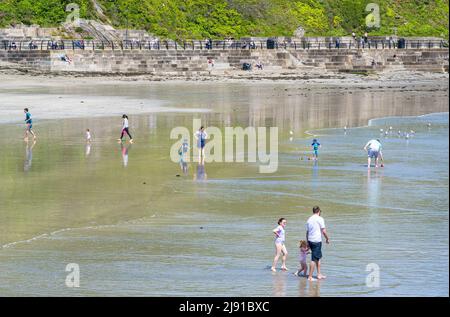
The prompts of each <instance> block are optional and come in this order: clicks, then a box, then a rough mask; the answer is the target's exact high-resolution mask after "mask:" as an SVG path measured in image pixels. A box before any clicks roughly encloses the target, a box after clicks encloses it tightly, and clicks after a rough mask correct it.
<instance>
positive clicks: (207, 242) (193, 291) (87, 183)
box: [0, 78, 448, 296]
mask: <svg viewBox="0 0 450 317" xmlns="http://www.w3.org/2000/svg"><path fill="white" fill-rule="evenodd" d="M55 81H56V83H55ZM20 82H21V81H14V80H12V79H10V80H6V79H5V78H3V79H2V82H1V84H0V95H1V96H2V97H5V96H7V97H8V98H2V100H5V102H4V103H3V104H2V105H1V106H0V112H1V114H2V115H1V118H3V119H2V120H3V121H2V123H3V124H0V133H2V135H3V136H4V138H3V139H2V140H1V141H0V147H1V149H2V150H1V152H0V161H1V162H2V164H1V166H0V175H1V176H2V177H1V180H0V187H1V188H2V190H1V191H0V211H1V213H0V217H1V219H0V232H1V233H0V244H1V245H2V249H0V279H1V280H2V281H4V283H2V285H1V286H0V294H1V295H6V296H13V295H32V296H45V295H50V296H57V295H67V296H82V295H84V296H89V295H102V296H110V295H113V296H114V295H134V296H144V295H152V296H157V295H172V296H173V295H175V296H182V295H186V296H202V295H203V296H210V295H217V296H220V295H226V296H239V295H246V296H372V295H375V296H378V295H379V296H401V295H407V296H410V295H415V296H418V295H421V296H448V169H447V166H448V113H446V114H445V113H444V114H441V115H433V116H425V117H416V116H418V115H423V114H427V113H430V112H447V111H448V81H443V80H435V79H434V80H431V79H424V80H423V81H416V82H414V83H403V82H396V83H395V82H383V83H381V82H376V84H373V85H371V86H370V85H369V86H370V87H367V83H363V82H361V83H360V84H355V83H354V84H352V83H351V82H349V83H348V84H347V83H346V84H343V85H342V86H339V85H338V82H335V83H332V82H328V83H326V84H324V83H311V82H309V83H292V82H283V83H254V82H243V83H221V82H218V83H209V84H208V83H184V82H183V83H178V82H170V83H150V82H146V81H142V82H140V81H137V82H122V81H114V80H113V81H111V80H107V81H105V82H99V83H98V84H94V82H95V80H93V79H92V80H91V79H88V80H85V79H68V81H67V82H61V81H60V80H59V79H45V80H44V79H42V80H40V81H35V80H32V79H30V80H29V81H27V80H23V81H22V84H19V83H20ZM405 85H406V86H405ZM359 86H361V87H363V88H361V87H359ZM387 86H392V87H391V88H387ZM11 97H12V100H11V99H10V98H11ZM59 97H62V98H59ZM33 100H37V101H36V102H35V104H33V105H32V106H30V109H32V114H33V118H34V123H33V124H34V126H35V130H36V132H37V133H38V136H39V138H38V141H37V143H36V144H35V145H34V147H33V148H31V149H30V145H29V146H27V145H26V144H25V143H24V142H23V141H22V140H21V137H22V133H23V121H22V117H23V112H22V108H23V107H24V106H22V104H24V103H27V102H32V101H33ZM45 100H53V103H52V104H49V103H46V102H45ZM78 101H85V104H86V103H87V105H88V106H86V107H85V108H84V109H83V110H80V107H78V105H79V104H78ZM140 102H142V103H143V105H144V106H143V107H140V106H136V103H139V104H140ZM18 104H20V106H17V105H18ZM55 107H56V109H55ZM72 109H77V110H76V111H73V110H72ZM105 109H107V111H105ZM155 109H157V110H155ZM166 110H167V111H166ZM11 111H13V112H11ZM123 112H126V113H129V114H131V115H130V123H131V129H132V130H131V131H132V132H133V133H134V134H135V139H136V144H133V145H131V146H130V145H129V144H125V145H124V146H123V147H121V146H120V145H119V144H117V143H116V140H115V139H116V138H117V137H118V133H120V126H121V119H120V114H121V113H123ZM49 113H50V114H49ZM116 114H118V115H116ZM4 115H6V116H7V118H6V119H5V117H4ZM392 116H395V117H396V118H393V119H383V120H374V121H371V122H370V124H369V120H370V119H373V118H381V117H392ZM406 116H412V117H410V118H405V119H401V118H399V117H406ZM193 118H201V119H202V121H203V122H204V123H205V124H206V125H207V126H213V125H214V126H217V127H219V128H221V129H223V128H224V127H225V126H230V125H231V126H243V127H246V126H250V125H254V126H278V127H279V129H280V132H279V135H280V157H279V160H280V168H279V170H278V171H277V172H276V173H274V174H268V175H263V174H259V173H258V172H257V171H258V169H257V165H256V164H252V163H234V164H225V163H209V164H206V165H205V166H204V167H199V166H198V165H197V164H196V163H189V166H188V173H187V175H183V173H182V171H181V169H180V166H179V165H178V164H176V163H173V162H171V161H170V160H169V158H168V156H169V147H170V145H171V144H172V143H173V142H174V140H170V139H169V132H170V130H171V128H173V127H174V126H186V127H188V128H189V127H191V126H192V119H193ZM386 120H387V121H386ZM428 122H432V128H431V129H428V128H427V125H426V124H427V123H428ZM389 125H392V126H394V127H395V128H398V129H402V130H403V131H406V130H408V129H415V130H416V132H417V134H416V136H415V137H414V138H413V139H411V140H405V139H402V138H398V137H397V136H396V135H390V136H389V137H388V138H386V139H383V144H384V148H385V150H384V155H385V157H386V160H387V163H386V168H385V169H383V170H378V171H375V170H374V171H372V172H370V173H368V172H367V168H365V167H364V166H363V165H364V163H365V161H366V158H365V155H364V152H363V151H362V150H361V148H362V146H363V145H364V143H365V142H366V141H367V140H368V139H369V138H372V137H374V136H376V137H378V136H379V132H378V130H379V129H380V128H381V127H382V128H384V129H385V128H386V126H389ZM344 126H348V128H349V129H348V130H347V134H344V130H343V129H342V128H343V127H344ZM86 127H89V128H90V129H91V131H92V134H93V142H92V145H91V147H90V149H89V151H88V148H87V147H86V145H85V144H84V141H83V135H84V130H85V128H86ZM333 128H338V129H333ZM289 131H293V132H294V135H293V136H292V140H290V134H289ZM307 131H309V133H312V134H315V135H318V136H319V138H320V140H321V143H322V145H323V148H322V149H321V154H320V155H321V157H320V161H319V163H318V164H317V165H314V164H313V163H312V162H308V161H300V159H299V157H300V156H301V155H308V145H309V142H310V140H309V138H310V136H309V135H308V134H306V132H307ZM436 149H439V150H436ZM436 153H439V155H436ZM430 162H432V164H430ZM177 174H178V175H180V177H177V176H176V175H177ZM315 204H319V205H320V206H321V207H322V209H323V210H324V216H325V219H326V221H327V224H328V226H329V230H330V233H331V236H332V245H330V246H327V247H325V249H324V254H325V258H324V272H325V273H326V274H327V275H328V278H327V280H326V281H322V282H320V283H317V284H312V285H311V284H309V283H307V282H306V281H305V280H304V279H298V278H296V277H294V276H292V275H291V274H283V273H277V274H275V275H272V274H271V272H270V270H268V266H270V263H271V261H272V256H273V254H272V253H273V250H272V249H273V241H272V234H271V229H273V227H274V225H275V222H276V220H277V219H278V218H279V217H280V216H285V217H287V218H288V228H287V238H288V243H287V246H288V250H289V251H290V258H289V260H288V266H289V267H290V268H291V270H292V271H293V270H294V269H295V266H296V265H297V260H296V259H297V253H296V244H297V240H298V239H300V238H303V236H304V233H303V227H304V225H303V224H304V221H306V219H307V217H308V216H309V214H310V212H311V211H310V209H311V207H312V205H315ZM399 224H401V226H399ZM430 228H431V230H433V232H434V234H433V236H434V237H435V241H433V244H432V245H430V244H429V241H428V240H427V238H428V232H429V230H430ZM435 254H439V255H440V257H441V259H442V265H441V266H437V267H435V268H433V270H431V271H428V269H429V260H428V259H429V258H430V257H432V256H433V255H435ZM73 262H74V263H79V264H80V269H81V274H82V279H81V287H80V288H78V289H70V288H67V287H66V286H65V284H64V281H65V276H66V274H67V273H66V272H65V270H64V269H65V266H66V265H67V264H68V263H73ZM370 263H376V264H378V265H379V267H380V269H381V274H382V275H381V276H382V280H381V286H380V287H379V288H368V287H367V286H366V284H365V279H366V276H367V272H366V266H367V264H370ZM399 268H401V269H399ZM418 272H419V273H418ZM436 275H439V276H441V277H442V278H440V279H436V278H435V276H436ZM425 284H426V285H427V287H424V286H423V285H425Z"/></svg>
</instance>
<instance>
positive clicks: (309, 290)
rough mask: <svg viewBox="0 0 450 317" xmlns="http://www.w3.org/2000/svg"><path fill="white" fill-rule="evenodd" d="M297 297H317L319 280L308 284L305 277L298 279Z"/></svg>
mask: <svg viewBox="0 0 450 317" xmlns="http://www.w3.org/2000/svg"><path fill="white" fill-rule="evenodd" d="M298 296H299V297H319V296H320V280H318V281H314V282H310V281H308V279H307V278H306V277H299V278H298Z"/></svg>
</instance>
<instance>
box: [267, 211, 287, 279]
mask: <svg viewBox="0 0 450 317" xmlns="http://www.w3.org/2000/svg"><path fill="white" fill-rule="evenodd" d="M286 224H287V221H286V219H284V218H280V219H279V220H278V227H276V228H275V229H273V233H274V234H275V258H274V259H273V264H272V267H271V270H272V271H273V272H276V271H277V270H276V266H277V263H278V260H279V259H280V256H281V255H282V258H281V269H282V270H283V271H287V270H288V269H287V267H286V259H287V255H288V252H287V249H286V246H285V245H284V242H285V241H286V230H285V228H286Z"/></svg>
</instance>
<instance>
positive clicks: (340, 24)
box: [0, 0, 449, 39]
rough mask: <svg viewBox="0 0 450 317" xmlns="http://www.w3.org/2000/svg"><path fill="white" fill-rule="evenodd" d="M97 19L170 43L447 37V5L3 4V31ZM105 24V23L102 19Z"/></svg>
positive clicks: (355, 0)
mask: <svg viewBox="0 0 450 317" xmlns="http://www.w3.org/2000/svg"><path fill="white" fill-rule="evenodd" d="M69 3H77V4H78V5H79V6H80V17H81V18H87V19H99V16H100V15H99V14H98V12H97V11H96V10H95V9H94V7H95V6H94V3H96V4H97V5H99V6H100V7H101V8H102V10H103V12H104V13H105V15H106V17H107V19H108V20H107V21H104V22H109V23H111V24H112V25H114V26H115V27H117V28H126V27H128V28H130V29H145V30H147V31H149V32H150V33H153V34H155V35H158V36H161V37H167V38H173V39H175V38H184V39H187V38H191V39H202V38H205V37H211V38H224V37H234V38H239V37H243V36H275V35H285V36H291V35H292V34H293V32H294V31H295V29H296V28H297V27H299V26H301V27H303V28H304V29H305V31H306V35H310V36H313V35H322V36H324V35H348V34H350V33H351V32H352V31H355V32H356V33H358V34H361V33H363V32H365V31H368V32H370V34H371V35H386V34H393V33H394V28H395V29H396V32H397V34H398V35H400V36H439V37H444V38H448V21H449V1H448V0H0V27H5V26H8V25H14V24H18V23H24V24H39V25H41V26H57V25H58V24H59V23H61V22H63V21H65V19H66V16H67V14H68V13H67V12H65V7H66V5H67V4H69ZM369 3H377V4H378V5H379V8H380V21H381V23H380V27H372V28H368V27H367V26H366V23H365V20H366V16H367V15H368V14H369V13H370V12H368V11H366V6H367V5H368V4H369ZM103 19H104V18H103Z"/></svg>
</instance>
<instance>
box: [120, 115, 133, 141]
mask: <svg viewBox="0 0 450 317" xmlns="http://www.w3.org/2000/svg"><path fill="white" fill-rule="evenodd" d="M122 119H123V121H122V133H121V135H120V139H117V140H118V141H119V142H122V139H123V135H124V134H125V133H126V134H128V136H129V137H130V143H133V137H132V136H131V134H130V131H129V130H128V116H127V115H126V114H124V115H123V116H122Z"/></svg>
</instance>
